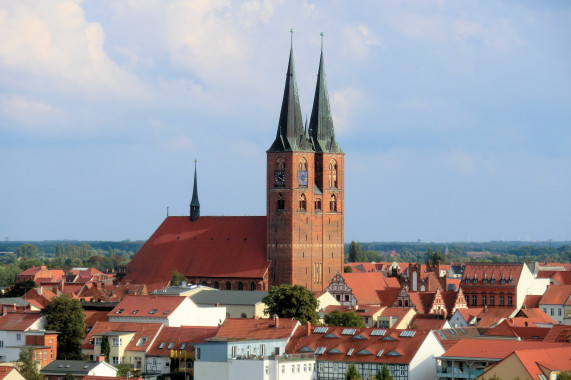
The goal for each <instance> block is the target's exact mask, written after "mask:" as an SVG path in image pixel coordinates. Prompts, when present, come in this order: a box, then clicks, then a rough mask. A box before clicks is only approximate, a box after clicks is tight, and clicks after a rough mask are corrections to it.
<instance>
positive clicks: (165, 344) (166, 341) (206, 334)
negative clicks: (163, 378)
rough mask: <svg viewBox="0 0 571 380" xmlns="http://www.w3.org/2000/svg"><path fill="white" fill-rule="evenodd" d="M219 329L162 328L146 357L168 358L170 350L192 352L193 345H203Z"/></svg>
mask: <svg viewBox="0 0 571 380" xmlns="http://www.w3.org/2000/svg"><path fill="white" fill-rule="evenodd" d="M218 329H219V327H185V326H183V327H163V328H162V329H161V331H160V332H159V335H158V336H157V338H156V339H155V340H154V342H153V344H152V345H151V347H149V349H148V350H147V352H146V355H147V356H169V355H170V350H177V351H187V352H192V351H194V346H193V344H195V343H204V341H205V340H206V339H209V338H212V337H213V336H214V335H216V333H217V332H218Z"/></svg>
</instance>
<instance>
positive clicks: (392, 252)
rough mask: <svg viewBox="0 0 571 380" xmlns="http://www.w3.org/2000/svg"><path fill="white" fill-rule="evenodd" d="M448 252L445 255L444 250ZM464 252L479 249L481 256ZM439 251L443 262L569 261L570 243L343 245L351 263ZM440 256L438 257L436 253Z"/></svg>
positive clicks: (409, 258)
mask: <svg viewBox="0 0 571 380" xmlns="http://www.w3.org/2000/svg"><path fill="white" fill-rule="evenodd" d="M446 250H447V251H448V254H447V255H446V256H444V253H445V252H446ZM467 252H481V253H483V255H482V257H473V256H469V255H467V254H466V253H467ZM437 254H442V257H443V258H444V260H441V262H442V263H446V262H470V261H477V262H534V261H538V262H560V263H568V262H571V242H569V241H563V242H537V243H536V242H533V243H529V242H487V243H486V242H484V243H480V242H479V243H472V242H468V243H465V242H460V243H420V242H418V243H398V242H389V243H380V242H372V243H358V242H351V243H350V244H345V255H346V260H347V261H350V262H357V261H364V262H387V261H389V262H390V261H398V262H425V261H426V260H427V259H432V258H433V255H437ZM438 257H440V256H438Z"/></svg>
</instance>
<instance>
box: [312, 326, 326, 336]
mask: <svg viewBox="0 0 571 380" xmlns="http://www.w3.org/2000/svg"><path fill="white" fill-rule="evenodd" d="M327 330H329V327H323V326H319V327H316V328H314V329H313V333H314V334H325V333H326V332H327Z"/></svg>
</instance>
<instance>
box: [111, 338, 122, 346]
mask: <svg viewBox="0 0 571 380" xmlns="http://www.w3.org/2000/svg"><path fill="white" fill-rule="evenodd" d="M122 344H123V339H121V338H113V346H115V347H117V346H121V345H122Z"/></svg>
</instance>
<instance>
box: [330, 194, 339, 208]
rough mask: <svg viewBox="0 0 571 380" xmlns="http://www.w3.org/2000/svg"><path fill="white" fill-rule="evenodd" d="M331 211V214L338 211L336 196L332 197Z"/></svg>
mask: <svg viewBox="0 0 571 380" xmlns="http://www.w3.org/2000/svg"><path fill="white" fill-rule="evenodd" d="M329 211H331V212H336V211H337V198H335V195H332V196H331V199H330V200H329Z"/></svg>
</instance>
